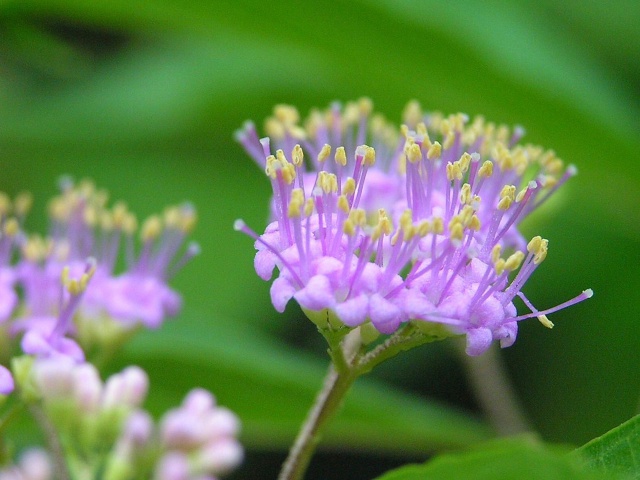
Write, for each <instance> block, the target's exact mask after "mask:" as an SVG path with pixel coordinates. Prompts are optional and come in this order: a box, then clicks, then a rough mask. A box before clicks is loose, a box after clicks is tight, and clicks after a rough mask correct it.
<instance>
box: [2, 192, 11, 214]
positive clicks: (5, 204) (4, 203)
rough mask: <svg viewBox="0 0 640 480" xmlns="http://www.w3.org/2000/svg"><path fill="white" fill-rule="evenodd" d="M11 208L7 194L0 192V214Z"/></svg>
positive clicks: (7, 211)
mask: <svg viewBox="0 0 640 480" xmlns="http://www.w3.org/2000/svg"><path fill="white" fill-rule="evenodd" d="M10 210H11V200H10V199H9V195H7V194H6V193H4V192H0V215H6V214H7V213H9V211H10Z"/></svg>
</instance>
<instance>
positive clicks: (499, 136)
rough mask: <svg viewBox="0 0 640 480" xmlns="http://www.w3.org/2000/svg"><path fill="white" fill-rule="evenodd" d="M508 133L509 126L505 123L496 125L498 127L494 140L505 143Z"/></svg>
mask: <svg viewBox="0 0 640 480" xmlns="http://www.w3.org/2000/svg"><path fill="white" fill-rule="evenodd" d="M510 133H511V132H510V131H509V127H507V126H506V125H498V128H497V129H496V140H498V141H499V142H503V143H507V142H508V141H509V136H510V135H509V134H510Z"/></svg>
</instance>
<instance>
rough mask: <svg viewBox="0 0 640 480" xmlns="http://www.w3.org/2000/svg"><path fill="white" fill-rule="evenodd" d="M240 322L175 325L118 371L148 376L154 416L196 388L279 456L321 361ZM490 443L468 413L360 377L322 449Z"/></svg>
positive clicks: (137, 349)
mask: <svg viewBox="0 0 640 480" xmlns="http://www.w3.org/2000/svg"><path fill="white" fill-rule="evenodd" d="M239 323H240V322H237V323H236V322H233V323H230V322H229V321H217V319H212V318H207V319H206V320H205V319H202V318H199V319H197V318H193V317H191V318H185V319H182V320H181V322H180V325H179V326H178V325H177V324H175V325H167V326H165V327H164V328H163V329H162V330H161V331H158V332H152V333H148V334H145V335H141V336H140V337H138V339H137V340H135V341H133V342H132V344H131V345H129V348H127V349H126V353H125V354H124V355H121V356H119V358H118V363H119V364H120V363H122V364H123V365H124V364H125V363H126V362H131V361H135V362H137V363H139V364H140V365H142V366H143V367H145V368H146V369H147V371H148V372H149V375H150V378H151V388H152V391H153V395H152V396H151V397H150V402H151V404H150V406H151V407H152V410H153V411H156V412H158V411H163V410H166V409H167V408H170V407H172V406H175V405H176V404H177V403H179V401H180V399H181V397H182V396H183V395H184V394H185V393H186V391H187V390H188V389H190V388H193V387H194V386H195V385H194V384H193V383H194V381H195V382H198V383H199V384H200V386H202V387H205V388H209V389H211V391H213V392H215V394H216V396H217V397H218V399H219V402H220V403H221V404H223V405H226V406H228V407H229V408H231V409H232V410H233V411H235V412H236V413H237V414H238V416H239V417H240V418H241V420H242V422H243V430H244V432H243V442H244V443H245V444H246V445H248V446H249V447H261V448H266V449H274V448H280V449H283V448H285V447H286V446H288V445H289V444H290V443H291V442H292V441H293V438H294V436H295V434H296V433H297V431H298V429H299V427H300V425H301V423H302V420H303V419H304V418H305V416H306V412H307V411H308V410H309V409H310V408H311V405H312V402H313V400H314V397H315V394H316V392H317V391H318V390H319V387H320V385H321V384H322V378H323V375H324V371H325V367H324V365H323V364H324V362H322V361H318V360H317V359H314V358H312V357H310V356H308V355H304V354H301V353H299V352H296V351H294V350H292V349H290V348H285V347H284V346H283V345H278V344H277V343H275V342H272V341H269V340H268V339H267V338H265V335H264V333H261V331H260V330H258V329H256V328H252V327H251V325H250V324H239ZM327 364H328V363H327ZM490 436H491V434H490V431H489V430H488V428H487V427H485V426H484V425H482V424H481V423H479V422H478V421H476V420H474V419H473V418H471V417H470V416H469V415H467V414H464V413H462V412H458V411H455V410H452V409H450V408H447V407H445V406H442V405H438V404H436V403H434V402H431V401H429V400H427V399H419V398H416V397H415V396H411V395H408V394H403V393H401V392H398V391H396V390H395V389H391V388H389V387H388V386H385V385H384V384H381V383H376V382H372V381H368V379H365V378H363V379H359V380H358V382H356V385H355V387H354V389H353V391H352V392H351V393H350V394H349V396H348V400H347V402H346V404H345V406H344V408H343V410H342V411H341V413H340V414H339V415H338V418H337V420H336V421H335V423H334V424H333V425H332V426H331V428H330V429H329V431H328V432H327V434H326V438H325V439H324V440H323V444H322V445H323V446H325V447H338V446H339V447H344V448H351V449H359V450H362V449H365V450H369V451H380V452H386V453H397V454H404V455H407V454H418V455H421V454H423V455H426V453H427V452H430V451H433V450H437V449H441V448H450V447H460V446H464V445H469V444H472V443H475V442H477V441H480V440H483V439H486V438H488V437H490Z"/></svg>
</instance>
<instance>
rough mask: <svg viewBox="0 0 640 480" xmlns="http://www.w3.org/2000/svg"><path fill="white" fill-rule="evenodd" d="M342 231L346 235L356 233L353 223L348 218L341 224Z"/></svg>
mask: <svg viewBox="0 0 640 480" xmlns="http://www.w3.org/2000/svg"><path fill="white" fill-rule="evenodd" d="M342 231H343V232H344V233H345V234H346V235H349V236H350V237H352V236H354V235H355V233H356V226H355V225H354V223H353V222H352V221H351V220H350V219H347V220H345V221H344V223H343V224H342Z"/></svg>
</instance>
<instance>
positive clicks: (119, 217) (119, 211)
mask: <svg viewBox="0 0 640 480" xmlns="http://www.w3.org/2000/svg"><path fill="white" fill-rule="evenodd" d="M111 216H112V220H113V225H114V226H115V227H117V228H120V227H121V226H122V224H123V222H124V220H125V218H126V217H127V205H126V204H125V203H124V202H118V203H116V204H115V205H114V206H113V209H112V214H111Z"/></svg>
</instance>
